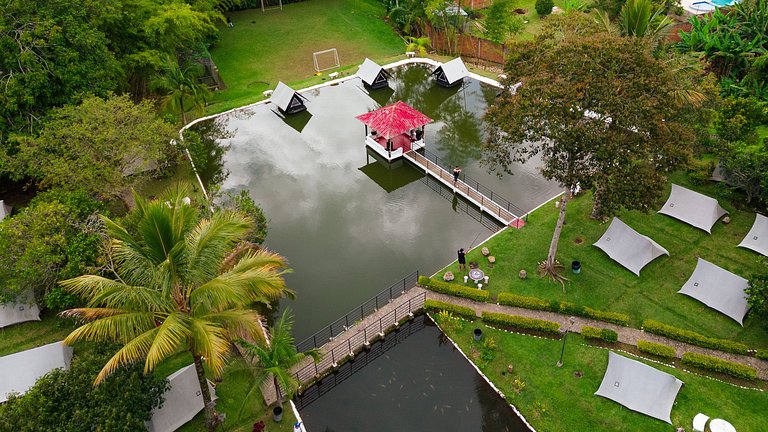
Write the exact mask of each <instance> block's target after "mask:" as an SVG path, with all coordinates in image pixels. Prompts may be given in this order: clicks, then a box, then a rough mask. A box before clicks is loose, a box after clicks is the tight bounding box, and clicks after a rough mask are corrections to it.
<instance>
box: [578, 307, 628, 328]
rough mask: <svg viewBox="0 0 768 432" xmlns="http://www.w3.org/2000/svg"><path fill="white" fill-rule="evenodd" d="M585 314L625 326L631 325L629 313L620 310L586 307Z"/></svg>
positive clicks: (588, 316)
mask: <svg viewBox="0 0 768 432" xmlns="http://www.w3.org/2000/svg"><path fill="white" fill-rule="evenodd" d="M583 316H585V317H587V318H592V319H596V320H598V321H605V322H609V323H612V324H616V325H620V326H624V327H626V326H628V325H629V315H627V314H624V313H620V312H607V311H600V310H595V309H591V308H588V307H585V308H584V315H583Z"/></svg>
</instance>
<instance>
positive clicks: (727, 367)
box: [681, 352, 757, 380]
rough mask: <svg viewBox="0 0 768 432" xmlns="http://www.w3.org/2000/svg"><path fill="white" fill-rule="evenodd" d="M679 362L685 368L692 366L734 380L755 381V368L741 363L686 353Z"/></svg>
mask: <svg viewBox="0 0 768 432" xmlns="http://www.w3.org/2000/svg"><path fill="white" fill-rule="evenodd" d="M681 362H682V363H683V364H684V365H687V366H694V367H697V368H701V369H706V370H710V371H713V372H720V373H724V374H726V375H730V376H733V377H736V378H741V379H746V380H755V379H757V371H756V370H755V368H753V367H751V366H746V365H743V364H741V363H735V362H731V361H727V360H722V359H719V358H717V357H711V356H707V355H703V354H697V353H692V352H687V353H685V354H683V357H682V359H681Z"/></svg>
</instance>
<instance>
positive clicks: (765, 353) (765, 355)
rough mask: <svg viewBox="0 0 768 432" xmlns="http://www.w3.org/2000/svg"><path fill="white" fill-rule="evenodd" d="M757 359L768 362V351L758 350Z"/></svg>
mask: <svg viewBox="0 0 768 432" xmlns="http://www.w3.org/2000/svg"><path fill="white" fill-rule="evenodd" d="M755 357H757V358H759V359H763V360H768V350H757V354H755Z"/></svg>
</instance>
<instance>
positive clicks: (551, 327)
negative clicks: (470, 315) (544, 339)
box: [483, 312, 560, 335]
mask: <svg viewBox="0 0 768 432" xmlns="http://www.w3.org/2000/svg"><path fill="white" fill-rule="evenodd" d="M483 321H484V322H486V323H488V324H497V325H501V326H504V327H512V328H515V329H522V330H534V331H538V332H542V333H547V334H553V335H559V334H560V324H558V323H556V322H552V321H546V320H540V319H535V318H526V317H521V316H517V315H507V314H503V313H497V312H483Z"/></svg>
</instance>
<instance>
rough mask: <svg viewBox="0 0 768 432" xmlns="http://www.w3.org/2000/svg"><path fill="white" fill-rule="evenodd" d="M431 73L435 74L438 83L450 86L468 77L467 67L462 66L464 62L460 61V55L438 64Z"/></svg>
mask: <svg viewBox="0 0 768 432" xmlns="http://www.w3.org/2000/svg"><path fill="white" fill-rule="evenodd" d="M432 75H435V78H437V82H438V84H440V85H443V86H446V87H452V86H454V85H456V84H458V83H459V82H461V81H462V80H463V79H464V78H466V77H468V76H469V71H468V70H467V67H466V66H464V62H463V61H461V57H456V58H455V59H453V60H451V61H449V62H447V63H443V64H442V65H440V66H438V67H437V69H435V70H434V71H433V72H432Z"/></svg>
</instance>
